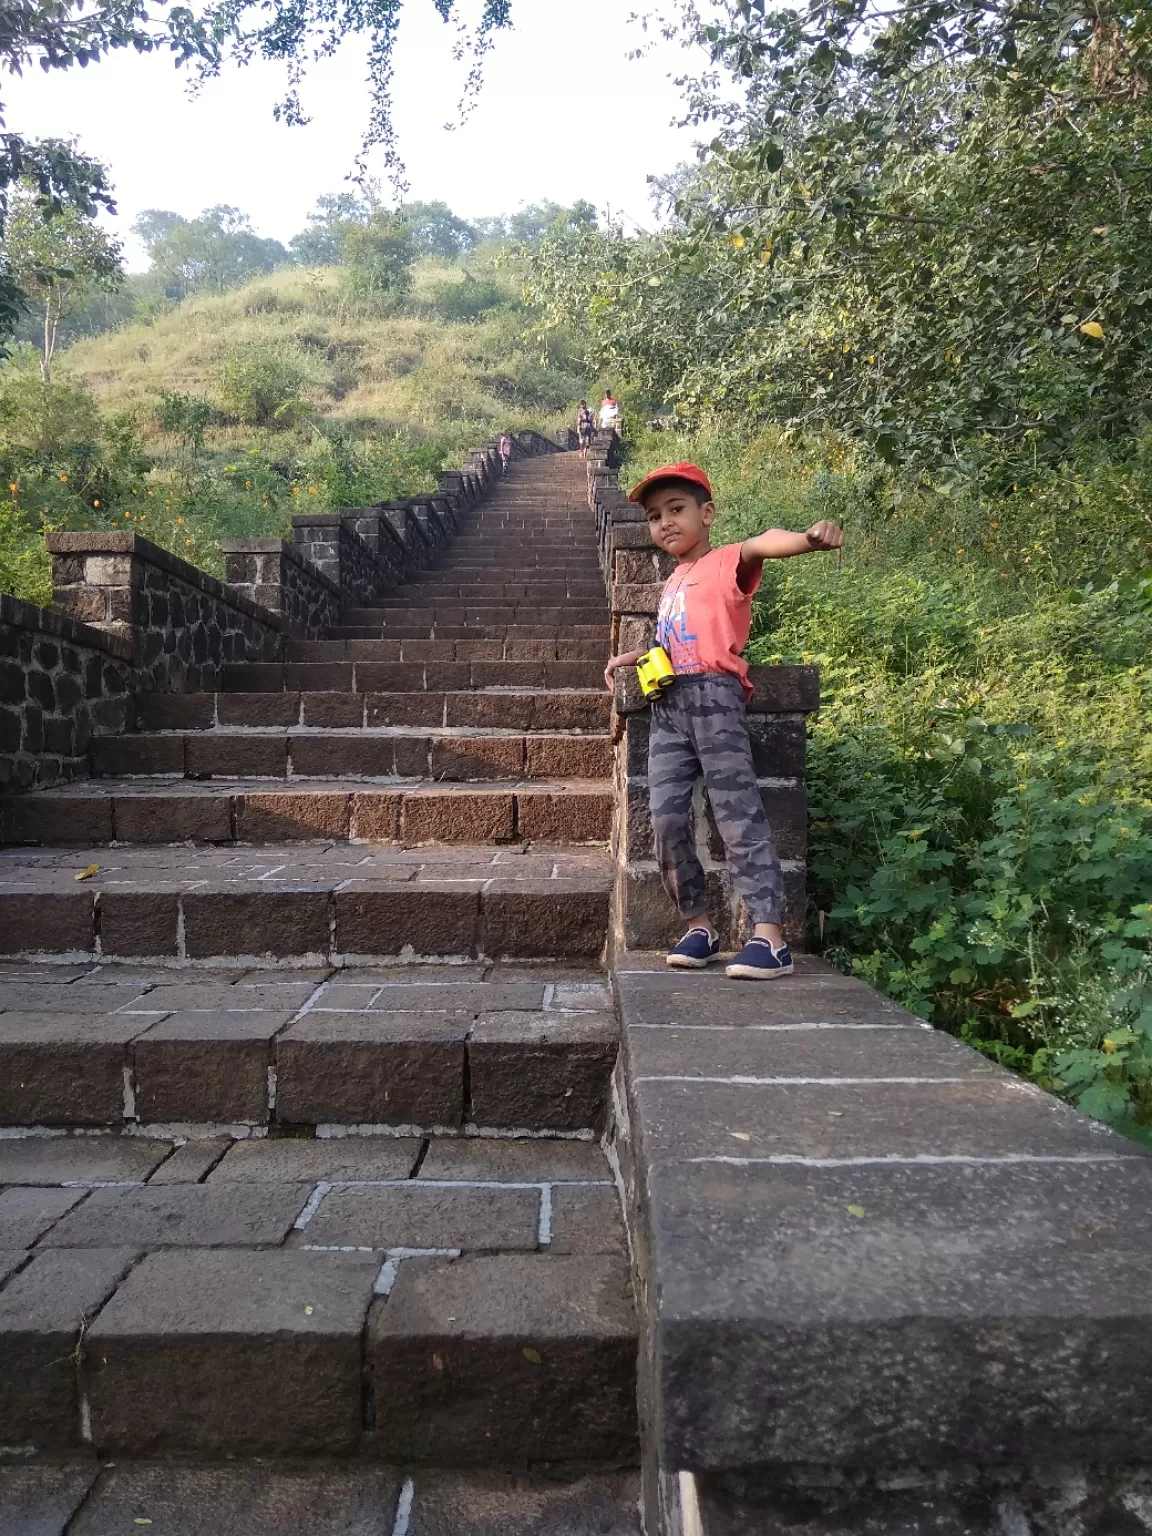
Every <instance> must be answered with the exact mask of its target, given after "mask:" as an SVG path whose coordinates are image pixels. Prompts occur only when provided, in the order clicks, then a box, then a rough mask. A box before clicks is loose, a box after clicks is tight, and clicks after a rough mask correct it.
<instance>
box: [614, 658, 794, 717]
mask: <svg viewBox="0 0 1152 1536" xmlns="http://www.w3.org/2000/svg"><path fill="white" fill-rule="evenodd" d="M748 681H749V682H750V683H751V684H752V687H753V689H754V690H755V691H754V692H753V694H752V697H751V699H750V700H749V701H748V713H749V714H750V715H793V714H804V715H810V714H814V713H815V712H816V710H818V709H819V708H820V668H819V667H814V666H794V667H749V668H748ZM615 683H616V713H617V715H621V716H622V715H632V714H636V713H637V711H639V710H642V709H647V708H648V704H649V700H648V699H646V698H645V697H644V695H643V693H641V691H640V683H639V681H638V680H637V677H636V668H635V667H621V668H620V669H619V670H618V671H617V673H616V677H615Z"/></svg>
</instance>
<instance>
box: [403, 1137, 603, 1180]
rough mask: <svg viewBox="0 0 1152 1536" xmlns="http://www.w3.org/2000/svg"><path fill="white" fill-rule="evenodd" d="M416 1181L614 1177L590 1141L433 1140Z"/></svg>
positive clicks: (498, 1138)
mask: <svg viewBox="0 0 1152 1536" xmlns="http://www.w3.org/2000/svg"><path fill="white" fill-rule="evenodd" d="M418 1177H419V1178H422V1179H479V1180H498V1181H508V1182H510V1183H524V1184H547V1183H551V1182H552V1181H554V1180H560V1181H563V1180H573V1179H574V1180H596V1179H610V1178H611V1174H610V1172H609V1168H608V1164H607V1162H606V1161H605V1159H604V1154H603V1152H601V1150H600V1148H599V1147H598V1146H597V1145H596V1144H595V1142H592V1141H559V1140H551V1139H542V1138H541V1139H538V1138H535V1137H526V1138H525V1139H524V1140H522V1141H517V1140H512V1139H510V1138H506V1137H487V1136H462V1137H448V1136H434V1137H433V1138H432V1139H431V1141H430V1142H429V1143H428V1152H427V1154H426V1156H425V1158H424V1161H423V1162H422V1163H421V1164H420V1172H419V1175H418Z"/></svg>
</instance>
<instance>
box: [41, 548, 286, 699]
mask: <svg viewBox="0 0 1152 1536" xmlns="http://www.w3.org/2000/svg"><path fill="white" fill-rule="evenodd" d="M44 543H45V545H46V547H47V549H48V553H49V554H50V555H51V556H52V602H53V606H54V607H55V608H57V609H58V610H59V611H60V612H62V613H66V614H68V615H69V616H70V617H71V618H74V619H77V620H79V621H81V622H82V623H85V624H91V625H93V626H94V627H96V628H98V629H103V630H106V631H108V632H109V633H111V634H114V635H119V636H120V637H121V638H123V639H124V640H126V641H127V642H128V644H129V646H130V649H131V659H132V665H133V668H134V671H135V674H136V681H135V685H134V686H136V687H151V688H156V689H158V690H159V691H160V692H162V693H185V692H188V693H194V692H199V691H201V690H208V689H212V688H214V687H215V686H216V683H217V680H218V679H219V677H220V675H221V673H222V671H223V669H224V667H226V666H228V665H230V664H231V663H233V662H243V661H276V660H278V659H279V656H280V654H281V648H282V644H283V636H284V632H285V627H286V626H285V624H284V621H283V619H282V618H281V617H280V615H279V614H275V613H270V612H269V611H268V609H267V608H263V607H260V606H258V605H257V604H256V603H254V602H252V601H251V600H250V599H249V598H247V597H244V596H242V595H241V594H240V593H238V592H234V591H232V590H231V589H230V588H229V587H226V586H225V585H224V583H223V582H222V581H217V580H216V578H215V577H214V576H209V575H208V574H207V572H205V571H201V570H199V569H198V568H197V567H196V566H194V565H189V563H188V562H187V560H181V559H180V557H179V555H173V554H171V553H169V551H168V550H166V549H161V548H160V547H159V545H157V544H153V543H151V542H150V541H149V540H148V539H143V538H141V537H140V536H139V534H135V533H50V534H48V535H47V536H46V537H45V540H44Z"/></svg>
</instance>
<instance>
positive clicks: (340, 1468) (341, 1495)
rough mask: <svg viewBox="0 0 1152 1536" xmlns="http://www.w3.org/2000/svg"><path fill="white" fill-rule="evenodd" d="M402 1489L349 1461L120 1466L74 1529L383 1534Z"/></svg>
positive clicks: (218, 1535)
mask: <svg viewBox="0 0 1152 1536" xmlns="http://www.w3.org/2000/svg"><path fill="white" fill-rule="evenodd" d="M399 1489H400V1483H399V1479H398V1477H397V1476H396V1474H395V1473H394V1472H393V1471H391V1470H390V1469H388V1468H384V1467H373V1466H356V1465H350V1464H349V1463H347V1462H335V1463H333V1462H308V1463H299V1464H296V1465H292V1464H289V1465H275V1466H269V1465H268V1464H266V1463H260V1462H248V1463H245V1464H243V1465H240V1466H227V1465H225V1466H181V1465H180V1464H179V1463H174V1464H169V1465H166V1466H165V1465H161V1466H117V1467H113V1468H111V1469H110V1470H109V1471H108V1472H106V1473H105V1475H104V1476H103V1478H102V1479H101V1482H100V1487H99V1489H98V1490H97V1492H96V1495H95V1497H94V1498H93V1499H92V1500H91V1502H90V1504H89V1506H88V1507H87V1508H86V1509H85V1511H84V1515H83V1518H82V1521H81V1523H80V1524H79V1525H78V1526H77V1528H76V1530H77V1536H81V1533H82V1536H125V1533H126V1532H132V1533H135V1532H136V1531H137V1530H138V1529H139V1525H138V1524H137V1523H135V1522H139V1521H141V1520H147V1521H149V1522H150V1524H151V1526H152V1529H153V1531H156V1532H161V1533H163V1536H208V1533H209V1532H210V1533H211V1536H383V1533H386V1532H390V1531H391V1530H392V1522H393V1518H394V1515H395V1511H396V1500H397V1495H398V1493H399ZM0 1536H7V1533H6V1532H5V1531H4V1527H3V1522H2V1520H0Z"/></svg>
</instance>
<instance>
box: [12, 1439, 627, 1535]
mask: <svg viewBox="0 0 1152 1536" xmlns="http://www.w3.org/2000/svg"><path fill="white" fill-rule="evenodd" d="M638 1497H639V1476H638V1474H637V1473H636V1472H635V1471H632V1470H625V1471H623V1472H621V1471H615V1470H611V1471H605V1470H595V1471H592V1472H583V1471H577V1470H575V1469H573V1470H572V1471H571V1472H570V1473H568V1474H567V1475H564V1474H563V1473H561V1472H560V1471H558V1470H557V1469H554V1468H549V1470H548V1473H547V1475H543V1474H539V1473H525V1472H523V1471H516V1472H509V1471H503V1470H497V1469H491V1468H476V1469H463V1468H436V1467H423V1466H421V1467H414V1468H413V1467H410V1468H396V1467H391V1466H388V1465H386V1464H383V1463H379V1462H377V1463H374V1464H365V1463H363V1462H360V1463H350V1462H349V1461H348V1460H346V1459H333V1458H326V1457H313V1458H310V1459H309V1460H308V1461H307V1462H306V1463H301V1462H299V1461H284V1460H279V1461H269V1460H267V1459H265V1458H261V1459H260V1460H257V1461H235V1460H232V1461H229V1462H226V1463H224V1464H221V1463H218V1462H211V1461H158V1462H141V1461H128V1462H125V1461H123V1460H118V1461H117V1462H116V1463H114V1464H112V1465H109V1466H101V1465H100V1463H99V1462H97V1461H96V1459H95V1458H94V1457H91V1456H89V1457H88V1459H86V1460H85V1459H72V1460H65V1461H60V1460H56V1459H52V1460H44V1461H33V1462H29V1463H25V1464H17V1465H12V1466H7V1467H0V1529H3V1530H5V1531H9V1532H11V1533H13V1536H60V1533H62V1532H64V1531H65V1530H67V1531H68V1532H70V1533H75V1536H115V1533H119V1532H122V1531H127V1532H132V1533H133V1536H135V1533H136V1532H137V1531H140V1536H146V1532H145V1531H141V1528H140V1525H139V1523H138V1522H139V1521H140V1520H143V1519H149V1520H152V1521H153V1522H154V1529H155V1528H156V1527H157V1526H158V1527H159V1529H161V1530H162V1531H163V1532H164V1533H165V1536H286V1533H288V1532H293V1533H302V1532H306V1533H307V1536H388V1533H390V1532H392V1531H396V1530H401V1529H407V1530H408V1531H409V1532H411V1533H412V1536H419V1533H420V1532H424V1533H432V1532H448V1531H451V1532H452V1536H493V1533H494V1532H497V1531H499V1532H500V1533H501V1536H538V1533H539V1532H541V1531H549V1532H566V1533H576V1532H581V1533H583V1532H596V1533H597V1536H640V1516H639V1508H638ZM140 1510H151V1511H152V1514H151V1515H145V1516H142V1515H140V1513H139V1511H140ZM398 1522H402V1523H398Z"/></svg>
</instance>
